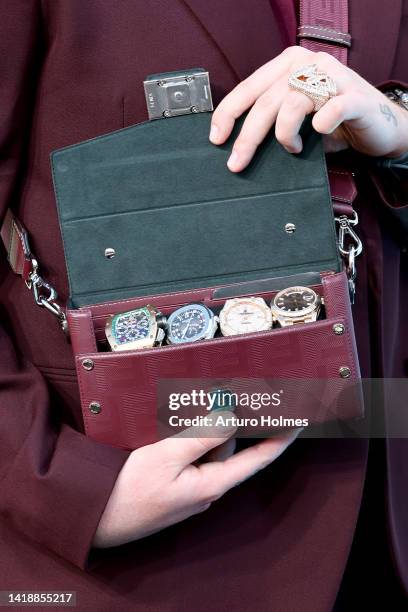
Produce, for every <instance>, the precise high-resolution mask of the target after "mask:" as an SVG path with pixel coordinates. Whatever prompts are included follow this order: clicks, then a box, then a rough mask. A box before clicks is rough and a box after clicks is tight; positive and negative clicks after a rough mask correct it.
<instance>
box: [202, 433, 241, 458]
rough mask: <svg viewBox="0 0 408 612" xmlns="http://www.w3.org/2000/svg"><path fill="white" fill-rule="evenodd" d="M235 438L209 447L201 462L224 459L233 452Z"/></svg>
mask: <svg viewBox="0 0 408 612" xmlns="http://www.w3.org/2000/svg"><path fill="white" fill-rule="evenodd" d="M235 447H236V440H235V438H229V440H227V441H226V442H224V443H223V444H221V445H220V446H216V447H215V448H213V449H211V450H210V451H209V452H208V453H207V454H206V455H205V456H204V457H203V462H209V461H225V460H226V459H228V458H229V457H232V455H233V454H234V452H235Z"/></svg>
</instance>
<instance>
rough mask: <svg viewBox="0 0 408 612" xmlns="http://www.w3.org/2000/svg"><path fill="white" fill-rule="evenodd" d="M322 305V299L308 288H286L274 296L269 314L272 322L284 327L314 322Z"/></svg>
mask: <svg viewBox="0 0 408 612" xmlns="http://www.w3.org/2000/svg"><path fill="white" fill-rule="evenodd" d="M322 304H323V299H322V298H321V297H320V295H318V294H317V293H316V292H315V291H313V289H310V287H288V288H287V289H283V290H282V291H279V293H277V294H276V295H275V297H274V299H273V300H272V303H271V312H272V316H273V319H274V321H276V322H277V323H278V324H279V325H280V326H281V327H284V326H285V325H293V324H295V323H308V322H311V321H316V319H317V317H318V316H319V313H320V310H321V307H322Z"/></svg>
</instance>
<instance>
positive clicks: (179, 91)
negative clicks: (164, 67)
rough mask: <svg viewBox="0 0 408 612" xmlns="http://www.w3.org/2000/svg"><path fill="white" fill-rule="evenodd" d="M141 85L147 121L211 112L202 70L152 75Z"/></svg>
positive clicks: (208, 81) (209, 97)
mask: <svg viewBox="0 0 408 612" xmlns="http://www.w3.org/2000/svg"><path fill="white" fill-rule="evenodd" d="M143 86H144V91H145V97H146V104H147V110H148V113H149V119H162V118H163V117H164V118H168V117H175V116H177V115H190V114H192V113H205V112H209V111H212V110H213V103H212V96H211V87H210V77H209V74H208V72H206V71H205V70H204V69H203V68H192V69H190V70H185V71H179V72H164V73H161V74H152V75H150V76H148V77H146V80H145V81H144V82H143Z"/></svg>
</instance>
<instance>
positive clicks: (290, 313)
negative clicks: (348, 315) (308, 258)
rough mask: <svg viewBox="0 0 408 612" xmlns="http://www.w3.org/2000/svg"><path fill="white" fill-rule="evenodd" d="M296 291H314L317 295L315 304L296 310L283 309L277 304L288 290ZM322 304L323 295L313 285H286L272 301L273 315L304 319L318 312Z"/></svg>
mask: <svg viewBox="0 0 408 612" xmlns="http://www.w3.org/2000/svg"><path fill="white" fill-rule="evenodd" d="M294 291H297V292H302V293H303V292H304V291H309V292H310V293H313V294H314V295H315V299H314V301H313V304H311V305H310V306H306V307H305V308H304V309H302V310H296V311H291V310H283V309H282V308H280V307H279V306H278V305H277V304H276V302H277V300H278V299H279V298H281V297H282V296H284V295H286V294H287V293H288V292H294ZM321 304H322V299H321V296H320V295H319V294H318V293H317V292H316V291H315V290H314V289H312V288H311V287H304V286H302V285H294V286H293V287H286V289H282V290H281V291H279V292H278V293H277V294H276V295H275V297H274V298H273V299H272V302H271V311H272V315H274V316H275V317H276V318H277V319H279V318H284V319H286V318H289V319H302V318H304V317H305V316H308V315H310V314H312V313H314V312H316V311H317V310H318V309H319V307H320V306H321Z"/></svg>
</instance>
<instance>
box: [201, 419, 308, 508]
mask: <svg viewBox="0 0 408 612" xmlns="http://www.w3.org/2000/svg"><path fill="white" fill-rule="evenodd" d="M301 431H302V428H299V429H294V430H291V431H290V432H288V433H285V434H282V435H280V436H277V437H274V438H271V439H267V440H262V442H259V443H258V444H255V445H254V446H251V447H249V448H246V449H245V450H243V451H240V452H239V453H237V454H236V455H233V456H232V457H230V458H229V459H227V460H226V461H223V462H216V463H204V464H202V465H200V466H199V468H198V470H199V472H200V475H201V487H200V495H201V496H203V498H204V500H206V501H214V500H216V499H218V498H219V497H221V495H223V494H224V493H226V491H228V490H229V489H231V488H232V487H235V486H236V485H237V484H239V483H241V482H243V481H244V480H247V479H248V478H250V477H251V476H253V475H254V474H256V473H257V472H259V470H261V469H263V468H265V467H266V466H268V465H269V464H270V463H272V462H273V461H275V459H277V458H278V457H279V455H281V454H282V453H283V451H284V450H285V449H286V448H287V447H288V446H289V445H290V444H291V443H292V442H293V441H294V440H295V439H296V438H297V436H298V435H299V433H300V432H301Z"/></svg>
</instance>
